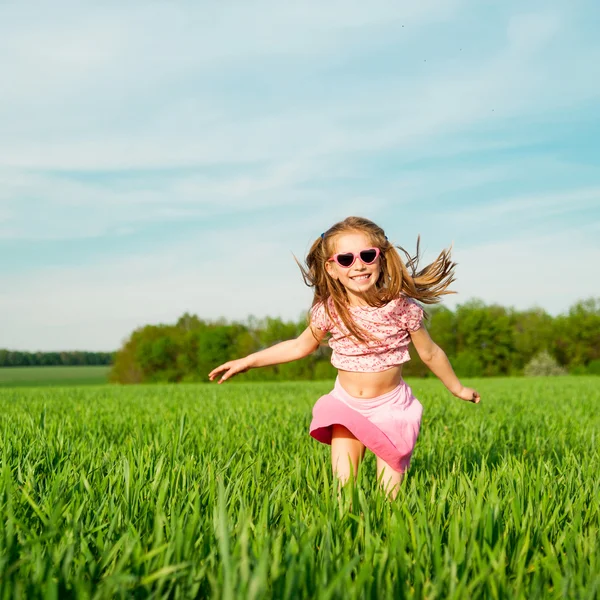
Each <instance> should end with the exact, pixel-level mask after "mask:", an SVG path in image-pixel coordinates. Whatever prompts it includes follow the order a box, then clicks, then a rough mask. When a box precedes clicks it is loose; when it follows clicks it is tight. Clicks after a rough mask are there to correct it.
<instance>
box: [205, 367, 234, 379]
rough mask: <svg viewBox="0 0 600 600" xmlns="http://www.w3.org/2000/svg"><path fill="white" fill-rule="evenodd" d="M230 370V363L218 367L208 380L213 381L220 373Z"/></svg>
mask: <svg viewBox="0 0 600 600" xmlns="http://www.w3.org/2000/svg"><path fill="white" fill-rule="evenodd" d="M229 369H230V365H229V363H224V364H222V365H221V366H219V367H217V368H216V369H213V370H212V371H211V372H210V373H209V374H208V378H209V379H210V381H212V380H213V379H214V378H215V377H216V376H217V375H218V374H219V373H222V372H223V371H228V370H229ZM221 379H222V378H221Z"/></svg>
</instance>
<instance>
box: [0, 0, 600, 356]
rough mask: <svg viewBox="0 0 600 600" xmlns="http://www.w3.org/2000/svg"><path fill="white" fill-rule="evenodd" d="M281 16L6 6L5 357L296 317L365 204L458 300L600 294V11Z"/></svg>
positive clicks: (371, 6)
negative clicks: (310, 277)
mask: <svg viewBox="0 0 600 600" xmlns="http://www.w3.org/2000/svg"><path fill="white" fill-rule="evenodd" d="M289 4H290V3H282V2H276V1H274V0H273V1H272V0H258V1H256V2H231V1H229V2H227V1H225V2H212V1H207V2H203V3H191V2H190V3H183V2H181V3H167V2H155V3H148V2H133V1H132V2H128V3H117V2H106V3H94V4H92V3H85V2H77V3H75V2H72V3H69V2H55V3H49V2H47V3H27V5H26V6H25V5H24V4H17V3H2V4H0V82H1V84H0V85H1V87H2V90H1V93H0V281H1V287H0V347H8V348H13V349H24V350H32V351H33V350H60V349H90V350H112V349H115V348H117V347H118V346H119V345H120V344H121V342H122V341H123V340H124V339H125V338H126V337H127V336H128V335H129V333H130V332H131V331H132V330H133V329H134V328H136V327H138V326H140V325H143V324H146V323H158V322H173V321H175V320H176V319H177V317H178V316H180V315H181V314H182V313H183V312H185V311H189V312H193V313H196V314H198V315H199V316H201V317H205V318H217V317H220V316H224V317H226V318H229V319H245V318H246V317H247V316H248V315H250V314H253V315H256V316H265V315H271V316H277V315H279V316H282V317H284V318H294V319H295V318H297V317H298V316H299V315H300V314H302V312H303V311H305V310H306V309H307V308H308V306H309V305H310V298H311V296H310V291H309V290H308V289H307V288H305V286H304V284H303V283H302V280H301V278H300V276H299V273H298V270H297V267H296V265H295V263H294V261H293V258H292V253H294V254H296V255H297V256H303V255H304V253H305V251H306V250H307V248H308V247H309V246H310V244H311V242H312V241H313V240H314V239H315V238H316V237H317V236H318V235H319V234H320V233H321V231H323V230H324V229H327V228H328V227H329V226H330V225H331V224H333V223H334V222H335V221H337V220H340V219H343V218H344V217H346V216H348V215H351V214H356V215H362V216H366V217H369V218H371V219H373V220H375V221H376V222H378V223H379V224H380V225H382V226H383V227H384V228H385V229H386V232H387V234H388V237H389V238H390V239H392V240H394V241H395V242H397V243H399V244H401V245H403V246H405V247H407V248H409V249H412V248H414V244H415V240H416V237H417V235H418V234H421V238H422V246H423V249H424V251H425V255H424V258H425V260H427V259H431V258H433V257H434V256H435V255H436V254H437V252H439V251H440V250H441V249H442V248H444V247H447V246H448V245H450V244H452V243H453V244H454V257H455V259H456V260H457V262H458V263H459V265H458V269H457V275H458V280H457V283H456V286H455V287H456V289H457V291H458V292H459V293H458V294H457V295H456V296H453V297H451V298H449V299H448V300H447V304H448V306H450V307H454V306H456V304H457V303H461V302H465V301H467V300H468V299H470V298H474V297H477V298H481V299H483V300H484V301H486V302H498V303H501V304H503V305H507V306H508V305H510V306H515V307H517V308H529V307H532V306H540V307H542V308H544V309H546V310H547V311H549V312H550V313H552V314H557V313H560V312H564V311H566V310H567V309H568V307H569V306H570V305H572V304H573V303H574V302H575V301H577V300H579V299H582V298H586V297H590V296H599V295H600V283H599V282H598V268H597V265H598V264H599V263H600V169H599V165H600V141H599V140H600V83H598V82H599V81H600V77H598V66H597V65H598V64H600V40H599V39H598V36H597V32H598V29H599V27H600V8H599V7H598V5H597V3H593V2H591V1H590V2H576V1H575V2H570V3H565V2H555V1H552V0H546V1H543V2H541V1H540V2H538V1H535V0H532V1H530V2H527V3H523V2H516V1H515V2H512V1H507V2H503V3H494V5H493V6H492V3H482V2H475V1H472V2H470V1H461V0H435V1H433V0H429V1H427V0H424V1H421V2H419V3H416V2H405V1H399V0H397V1H395V2H392V1H385V2H384V1H380V0H373V1H372V2H369V3H365V2H359V1H354V0H347V1H344V2H339V1H335V0H332V1H330V2H317V1H314V2H313V1H312V0H310V1H308V0H307V1H304V2H302V3H296V4H295V5H289ZM594 273H595V274H596V275H595V276H594V275H593V274H594Z"/></svg>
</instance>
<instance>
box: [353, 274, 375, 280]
mask: <svg viewBox="0 0 600 600" xmlns="http://www.w3.org/2000/svg"><path fill="white" fill-rule="evenodd" d="M370 277H371V274H370V273H368V274H367V275H355V276H354V277H350V279H352V281H367V279H369V278H370Z"/></svg>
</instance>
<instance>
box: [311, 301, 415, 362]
mask: <svg viewBox="0 0 600 600" xmlns="http://www.w3.org/2000/svg"><path fill="white" fill-rule="evenodd" d="M328 303H329V304H328V305H329V312H330V313H331V315H332V317H333V319H334V320H333V321H332V320H331V319H330V318H329V317H328V316H327V313H326V312H325V306H324V305H323V303H322V302H321V303H319V304H316V305H315V306H313V308H312V310H311V316H310V320H311V323H312V324H313V325H314V326H315V327H317V328H318V329H320V330H321V331H325V332H329V333H330V334H331V338H330V339H329V346H330V347H331V349H332V350H333V354H332V355H331V364H332V365H333V366H334V367H336V368H337V369H341V370H342V371H359V372H363V373H372V372H378V371H385V370H386V369H389V368H390V367H393V366H394V365H400V364H402V363H405V362H407V361H409V360H410V355H409V353H408V346H409V344H410V333H409V332H411V331H416V330H417V329H419V327H421V321H422V320H423V309H422V308H421V307H420V306H419V305H418V304H417V303H416V302H415V301H414V300H413V299H412V298H407V297H406V296H400V297H399V298H397V299H395V300H392V301H391V302H388V304H386V305H385V306H382V307H380V308H378V307H373V306H350V307H349V308H350V314H351V315H352V318H353V319H354V321H355V323H356V324H357V325H358V326H359V327H360V328H362V329H364V330H365V331H367V332H369V333H370V334H371V335H373V336H375V337H377V338H378V339H379V340H380V341H378V342H374V341H369V342H368V343H366V344H365V343H363V342H359V341H358V340H357V339H356V338H354V337H353V336H351V335H349V332H348V329H347V328H346V326H345V325H344V323H343V321H342V320H341V318H339V317H338V316H337V314H336V312H335V309H334V306H333V301H332V300H331V298H329V300H328Z"/></svg>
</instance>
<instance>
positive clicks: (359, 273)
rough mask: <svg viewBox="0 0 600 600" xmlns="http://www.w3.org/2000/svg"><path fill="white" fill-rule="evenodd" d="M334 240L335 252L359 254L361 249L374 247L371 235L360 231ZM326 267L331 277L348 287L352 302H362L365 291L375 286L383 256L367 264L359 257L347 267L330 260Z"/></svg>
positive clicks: (347, 290) (339, 236) (345, 234)
mask: <svg viewBox="0 0 600 600" xmlns="http://www.w3.org/2000/svg"><path fill="white" fill-rule="evenodd" d="M334 242H335V248H334V252H333V254H343V253H345V252H353V253H354V254H358V253H359V252H360V251H361V250H366V249H367V248H372V247H373V244H372V242H371V241H370V239H369V237H368V236H367V235H365V234H364V233H359V232H353V233H344V234H341V235H338V236H336V238H335V239H334ZM325 268H326V269H327V272H328V273H329V275H330V276H331V277H333V278H334V279H337V280H338V281H339V282H340V283H341V284H342V285H343V286H344V287H345V288H346V292H347V293H348V298H349V300H350V304H353V305H354V304H361V303H362V301H363V298H364V293H365V292H366V291H368V290H370V289H371V288H373V287H374V286H375V284H376V283H377V280H378V279H379V274H380V273H381V256H379V257H378V258H377V260H376V261H375V262H374V263H372V264H370V265H366V264H365V263H363V262H362V260H361V259H360V257H358V258H357V259H356V260H355V261H354V264H353V265H352V266H351V267H348V268H347V269H346V268H344V267H341V266H340V265H338V264H337V263H336V262H335V261H333V260H330V261H328V262H327V263H326V265H325Z"/></svg>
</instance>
